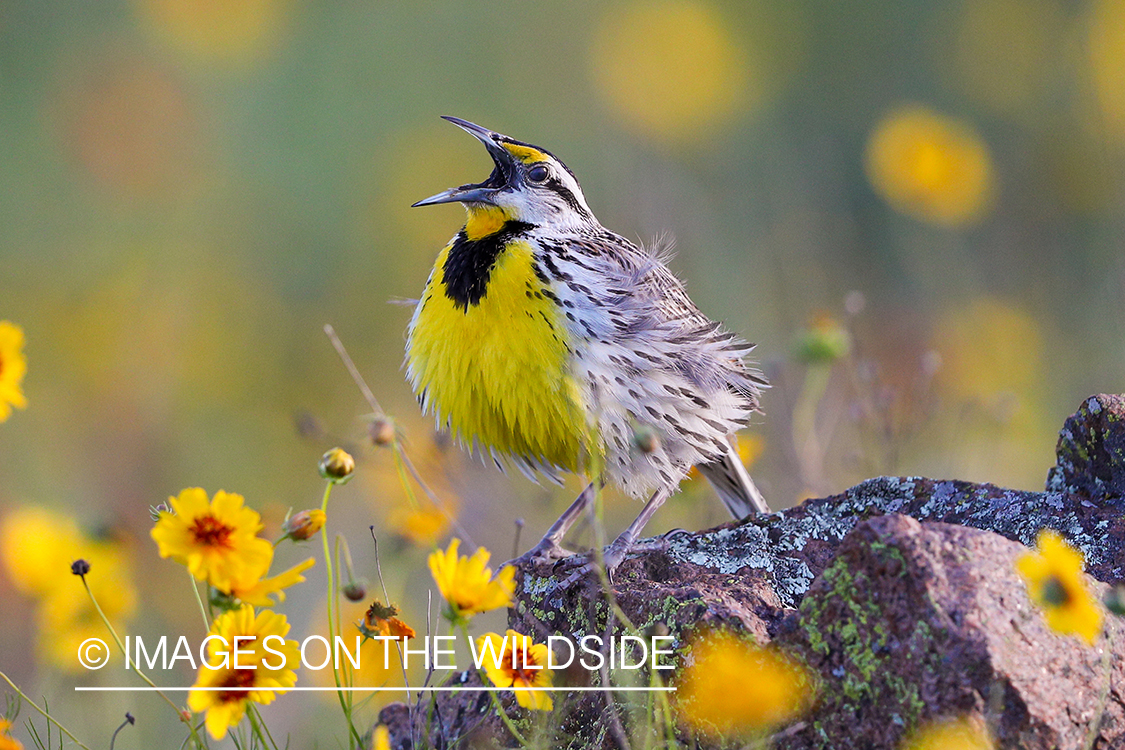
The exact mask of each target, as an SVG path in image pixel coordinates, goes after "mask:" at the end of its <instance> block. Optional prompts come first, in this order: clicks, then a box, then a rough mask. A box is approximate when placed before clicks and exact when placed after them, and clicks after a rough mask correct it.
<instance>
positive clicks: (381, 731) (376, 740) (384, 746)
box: [371, 724, 391, 750]
mask: <svg viewBox="0 0 1125 750" xmlns="http://www.w3.org/2000/svg"><path fill="white" fill-rule="evenodd" d="M371 750H391V731H390V730H389V729H387V725H386V724H380V725H379V726H377V727H375V732H374V734H373V735H372V737H371Z"/></svg>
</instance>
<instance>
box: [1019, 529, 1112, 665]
mask: <svg viewBox="0 0 1125 750" xmlns="http://www.w3.org/2000/svg"><path fill="white" fill-rule="evenodd" d="M1082 563H1083V561H1082V553H1080V552H1079V551H1078V550H1076V549H1074V548H1073V547H1071V546H1070V545H1069V544H1067V543H1066V542H1065V541H1064V540H1063V538H1062V537H1061V536H1059V534H1058V532H1055V531H1051V530H1050V529H1044V530H1042V531H1040V532H1039V539H1038V542H1037V544H1036V551H1035V552H1028V553H1027V554H1024V555H1021V556H1020V558H1019V559H1018V560H1016V570H1018V571H1019V574H1020V575H1021V576H1023V579H1024V581H1026V582H1027V587H1028V590H1029V593H1030V595H1031V600H1032V601H1033V602H1035V603H1036V604H1038V605H1039V606H1040V607H1042V608H1043V614H1044V617H1046V619H1047V626H1048V627H1049V628H1051V630H1054V631H1055V632H1058V633H1064V634H1074V635H1077V636H1078V637H1080V638H1082V639H1083V640H1085V641H1086V642H1087V643H1089V644H1093V643H1094V639H1095V638H1097V636H1098V633H1100V632H1101V629H1102V618H1103V616H1104V615H1103V613H1102V609H1101V607H1100V606H1099V605H1098V601H1097V600H1096V599H1095V598H1094V597H1093V596H1092V595H1091V594H1090V589H1089V587H1088V586H1087V585H1086V581H1085V579H1084V577H1083V575H1082Z"/></svg>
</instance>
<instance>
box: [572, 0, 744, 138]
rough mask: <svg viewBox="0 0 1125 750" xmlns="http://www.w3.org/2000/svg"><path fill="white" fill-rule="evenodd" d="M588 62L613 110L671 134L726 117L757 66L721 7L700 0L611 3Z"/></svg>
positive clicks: (693, 132)
mask: <svg viewBox="0 0 1125 750" xmlns="http://www.w3.org/2000/svg"><path fill="white" fill-rule="evenodd" d="M591 67H592V72H593V76H594V80H595V82H596V84H597V86H598V89H599V90H600V92H601V94H602V96H603V98H604V99H605V101H606V103H607V104H608V105H609V106H610V108H611V109H612V110H613V111H614V112H615V113H616V114H617V115H618V116H620V117H621V118H622V119H623V120H625V122H626V123H627V124H629V125H631V126H632V127H634V128H636V129H637V130H639V131H641V132H642V133H644V134H646V135H649V136H652V137H655V138H658V139H661V140H669V141H687V140H689V139H691V140H699V139H700V136H701V135H702V134H703V132H701V131H706V130H708V129H713V128H715V127H716V126H719V125H722V124H724V123H726V122H727V121H729V120H730V119H731V118H732V116H733V115H734V114H736V113H737V112H738V110H739V107H740V105H742V104H744V102H745V101H746V99H747V98H749V97H748V94H749V91H748V89H749V84H750V83H751V73H757V71H751V61H750V59H749V58H748V56H747V54H746V52H745V50H744V49H743V48H742V47H741V46H740V45H739V44H738V42H737V40H736V39H735V38H734V37H733V36H732V34H731V32H730V30H729V25H728V23H727V22H726V20H725V19H724V18H723V17H722V15H721V13H720V12H719V10H718V9H717V8H716V7H715V6H714V5H712V4H711V3H708V2H702V1H699V0H659V1H658V2H633V3H629V4H627V5H623V6H618V7H616V8H610V10H608V11H607V12H606V13H605V14H604V15H603V16H602V19H601V21H600V22H599V24H598V28H597V30H596V32H595V34H594V37H593V43H592V47H591Z"/></svg>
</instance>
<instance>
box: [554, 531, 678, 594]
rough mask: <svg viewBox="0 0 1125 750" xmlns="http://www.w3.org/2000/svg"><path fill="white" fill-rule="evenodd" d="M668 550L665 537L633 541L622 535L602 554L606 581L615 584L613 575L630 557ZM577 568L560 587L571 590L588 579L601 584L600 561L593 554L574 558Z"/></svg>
mask: <svg viewBox="0 0 1125 750" xmlns="http://www.w3.org/2000/svg"><path fill="white" fill-rule="evenodd" d="M667 548H668V541H667V539H665V538H664V537H655V538H652V539H631V538H629V537H628V535H627V534H622V535H621V536H619V537H617V538H616V539H614V540H613V543H612V544H610V545H609V546H608V547H606V548H605V550H603V552H602V561H603V562H604V563H605V573H606V579H607V580H608V581H609V583H610V584H612V583H613V575H614V573H616V572H617V569H618V568H619V567H621V563H623V562H625V560H626V558H628V557H629V555H633V554H636V553H639V552H649V551H651V550H664V549H667ZM574 561H575V562H574V564H576V565H577V566H578V567H576V568H575V569H574V570H572V571H571V573H570V575H568V576H567V577H566V578H565V579H563V581H562V583H561V584H560V586H561V587H562V588H564V589H565V588H569V587H571V586H573V585H574V584H576V583H578V582H579V581H580V580H582V579H583V578H588V579H589V580H590V582H591V583H599V584H600V580H599V578H600V576H598V575H597V573H598V567H599V566H598V560H597V559H596V558H595V557H594V555H593V553H592V552H591V553H588V554H586V555H582V556H577V557H575V558H574Z"/></svg>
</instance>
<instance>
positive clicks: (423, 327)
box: [406, 117, 767, 570]
mask: <svg viewBox="0 0 1125 750" xmlns="http://www.w3.org/2000/svg"><path fill="white" fill-rule="evenodd" d="M445 119H447V120H449V121H450V122H453V123H454V124H456V125H458V126H460V127H461V128H463V129H464V130H466V131H467V132H469V133H470V134H471V135H473V136H475V137H476V138H477V139H478V140H480V142H481V143H483V144H484V146H485V148H487V149H488V153H489V154H490V155H491V156H492V160H493V162H494V163H495V167H494V169H493V170H492V174H491V175H490V176H489V177H488V179H487V180H485V181H484V182H481V183H478V184H470V185H462V186H461V187H457V188H451V189H449V190H446V191H444V192H442V193H438V194H437V195H435V196H433V197H430V198H426V199H425V200H421V201H418V202H417V203H415V204H414V205H415V206H427V205H434V204H438V203H453V202H460V203H462V204H464V206H465V209H466V212H467V219H466V222H465V226H464V227H463V228H462V229H461V231H459V232H458V233H457V235H456V236H455V237H454V238H453V239H452V241H451V242H450V243H449V244H448V245H446V247H445V248H444V249H443V250H442V251H441V252H440V253H439V254H438V258H437V262H436V264H435V265H434V268H433V271H432V272H431V273H430V277H429V280H428V281H427V282H426V288H425V291H424V292H423V293H422V298H421V300H420V301H419V302H418V304H417V306H416V307H415V310H414V315H413V318H412V319H411V321H410V326H409V330H408V333H407V344H406V364H407V372H408V377H409V379H410V383H411V385H412V386H413V388H414V391H415V393H416V394H417V396H418V399H419V402H420V403H421V405H422V409H423V411H426V412H433V413H434V414H435V415H436V417H437V420H438V423H439V425H440V426H442V427H444V428H447V429H448V430H449V431H450V432H451V433H452V434H453V435H454V436H455V437H457V438H459V439H460V441H461V442H462V443H464V444H466V445H468V446H470V447H471V448H472V449H475V450H480V451H482V452H486V453H488V454H490V455H491V456H492V457H493V459H494V460H495V461H496V462H497V465H499V466H501V468H503V465H504V464H505V463H510V464H512V465H515V466H517V467H519V468H520V469H521V470H522V471H524V472H525V473H528V474H533V473H534V472H540V473H545V474H547V475H551V476H553V475H555V474H556V473H557V472H559V471H560V470H561V471H570V472H575V473H578V474H581V475H585V476H586V477H587V478H588V479H589V480H590V485H589V486H588V487H587V488H586V490H584V491H583V492H582V494H580V495H579V497H578V498H577V499H576V500H575V501H574V503H573V504H572V505H571V507H570V508H569V509H568V510H567V511H566V512H565V513H564V514H563V515H562V516H561V517H560V518H559V519H558V521H556V522H555V524H554V525H553V526H552V527H551V529H550V530H549V531H548V532H547V534H546V535H545V536H544V537H543V539H542V541H540V542H539V544H538V545H536V547H535V548H533V549H532V550H531V551H530V552H529V553H528V555H527V556H529V557H530V558H532V559H535V560H543V559H548V560H550V559H558V558H560V557H562V556H565V555H568V554H569V553H568V552H566V551H565V550H563V549H562V548H561V547H560V544H559V543H560V542H561V540H562V537H563V535H564V534H565V533H566V532H567V530H568V529H569V528H570V526H571V525H572V524H573V523H574V521H575V520H577V518H578V517H579V515H580V514H581V513H582V512H583V510H584V509H585V508H586V507H587V505H588V504H589V503H590V502H591V501H592V499H593V497H594V486H595V483H603V482H612V483H615V484H616V485H618V486H619V487H620V488H621V489H622V490H624V491H625V492H626V493H627V494H629V495H632V496H634V497H642V496H646V495H647V496H648V497H649V500H648V502H647V503H646V504H645V506H644V508H643V509H642V511H641V513H640V515H638V517H637V519H636V520H635V521H634V522H633V523H632V524H631V525H630V526H629V528H628V529H626V530H625V531H624V532H623V533H622V534H621V536H619V537H618V538H617V540H616V541H614V542H613V544H612V545H610V547H609V549H608V550H607V551H606V556H605V560H606V565H607V567H609V568H610V569H611V570H612V569H613V568H614V567H616V566H617V565H618V564H619V563H620V562H621V561H622V560H623V559H624V557H625V554H626V553H627V552H628V550H629V549H630V548H631V547H632V546H633V545H634V543H635V542H636V540H637V538H638V537H639V535H640V533H641V530H642V529H643V528H644V525H645V523H647V521H648V519H649V518H650V517H651V516H652V514H653V513H654V512H655V511H656V509H657V508H659V507H660V505H662V504H663V503H664V501H665V500H666V499H667V498H668V497H669V495H671V494H672V493H673V492H675V491H676V489H677V488H678V486H679V484H680V481H681V480H682V479H683V478H684V476H685V475H686V474H687V472H688V471H689V470H690V469H691V468H692V466H698V467H699V469H700V471H701V472H702V474H703V475H704V476H706V477H707V478H708V479H709V480H710V481H711V483H712V485H713V486H714V487H715V489H716V491H717V492H718V494H719V496H720V498H722V500H723V502H724V503H725V504H726V506H727V508H728V509H729V510H730V512H731V514H732V515H733V516H734V517H735V518H741V517H743V516H745V515H747V514H748V513H749V512H750V511H752V510H754V511H759V512H765V511H767V507H766V504H765V502H764V501H763V500H762V497H761V495H760V494H759V493H758V490H757V489H756V488H755V486H754V483H753V481H752V480H751V479H750V476H749V474H748V473H747V472H746V469H745V468H744V467H743V465H742V463H741V461H740V460H739V458H738V455H737V454H736V452H735V450H734V448H733V445H732V436H733V434H734V433H735V432H736V431H737V430H738V429H740V428H741V427H743V426H745V425H746V424H747V422H748V420H749V419H750V417H751V415H752V414H753V413H754V412H755V411H758V399H759V390H760V389H761V388H763V387H765V386H766V385H767V383H766V380H765V379H764V378H763V377H762V375H761V373H760V372H758V371H757V370H756V369H754V368H753V367H752V366H750V365H749V364H747V362H746V361H745V359H744V358H745V356H746V354H747V353H748V352H749V351H750V350H751V349H752V348H753V345H751V344H747V343H746V342H745V341H743V340H742V339H741V338H739V337H738V336H736V335H735V334H733V333H730V332H728V331H726V330H724V329H723V327H722V326H721V325H720V324H719V323H716V322H715V321H712V320H711V319H709V318H708V317H707V316H706V315H704V314H703V313H702V312H700V311H699V309H698V308H697V307H696V306H695V304H694V303H692V301H691V300H690V299H689V298H688V296H687V293H686V292H685V291H684V287H683V284H681V282H680V281H679V280H678V279H677V278H676V277H675V276H673V275H672V273H671V271H669V270H668V268H667V267H666V266H665V265H664V263H663V262H662V261H661V259H660V258H658V257H656V256H655V255H653V254H651V253H649V252H646V251H645V250H642V249H641V248H639V247H638V246H637V245H634V244H633V243H632V242H630V241H629V240H627V239H625V238H623V237H621V236H619V235H617V234H614V233H613V232H611V231H609V230H608V229H606V228H605V227H603V226H602V225H601V224H600V223H599V222H598V220H597V219H596V218H594V214H593V213H592V212H591V211H590V208H589V206H588V205H587V204H586V199H585V197H584V196H583V195H582V188H581V187H579V185H578V181H577V179H575V177H574V173H573V172H571V171H570V170H569V169H568V168H567V167H566V166H565V165H564V164H563V163H562V162H561V161H560V160H559V159H558V158H556V157H555V156H554V155H552V154H551V153H550V152H548V151H546V150H545V149H542V148H539V147H537V146H532V145H530V144H528V143H523V142H521V141H517V140H515V139H513V138H509V137H508V136H505V135H501V134H499V133H494V132H492V131H491V130H487V129H485V128H482V127H480V126H478V125H474V124H473V123H471V122H467V121H465V120H461V119H458V118H454V117H447V118H445Z"/></svg>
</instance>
